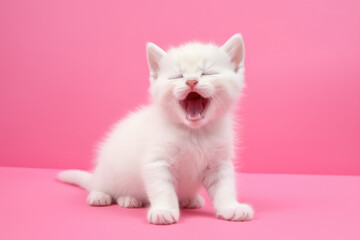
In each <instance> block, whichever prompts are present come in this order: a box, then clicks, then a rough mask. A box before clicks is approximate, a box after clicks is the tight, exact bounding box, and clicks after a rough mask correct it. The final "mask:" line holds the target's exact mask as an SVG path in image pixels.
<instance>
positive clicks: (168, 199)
mask: <svg viewBox="0 0 360 240" xmlns="http://www.w3.org/2000/svg"><path fill="white" fill-rule="evenodd" d="M143 170H144V180H145V181H144V182H145V187H146V190H147V193H148V197H149V201H150V205H151V207H150V209H149V211H148V216H147V219H148V221H149V222H150V223H153V224H172V223H176V222H178V221H179V215H180V213H179V203H178V198H177V195H176V192H175V189H174V185H173V177H172V175H171V172H170V171H169V165H168V163H167V162H165V161H156V162H151V163H149V164H147V165H146V166H145V167H144V169H143Z"/></svg>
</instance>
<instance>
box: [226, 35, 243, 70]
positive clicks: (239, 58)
mask: <svg viewBox="0 0 360 240" xmlns="http://www.w3.org/2000/svg"><path fill="white" fill-rule="evenodd" d="M221 48H222V49H223V50H224V51H225V52H226V53H227V54H228V55H229V56H230V58H231V61H232V62H233V63H234V65H235V71H236V72H237V71H238V70H239V69H240V68H243V67H244V59H245V46H244V41H243V38H242V36H241V34H240V33H237V34H235V35H234V36H232V37H231V38H230V39H229V40H227V42H226V43H225V44H224V45H223V46H222V47H221Z"/></svg>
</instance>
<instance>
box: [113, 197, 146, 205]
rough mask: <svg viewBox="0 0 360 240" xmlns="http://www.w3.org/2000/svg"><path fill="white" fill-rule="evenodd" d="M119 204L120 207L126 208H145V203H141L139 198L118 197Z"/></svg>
mask: <svg viewBox="0 0 360 240" xmlns="http://www.w3.org/2000/svg"><path fill="white" fill-rule="evenodd" d="M116 202H117V204H118V205H119V206H120V207H125V208H140V207H142V206H143V202H142V201H140V200H139V199H137V198H134V197H129V196H126V197H118V199H116Z"/></svg>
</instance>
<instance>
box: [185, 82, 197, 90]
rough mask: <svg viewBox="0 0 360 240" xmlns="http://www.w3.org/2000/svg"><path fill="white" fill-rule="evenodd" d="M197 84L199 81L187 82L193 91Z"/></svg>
mask: <svg viewBox="0 0 360 240" xmlns="http://www.w3.org/2000/svg"><path fill="white" fill-rule="evenodd" d="M197 83H198V80H187V81H186V85H188V86H189V87H190V88H191V89H193V88H194V87H195V85H196V84H197Z"/></svg>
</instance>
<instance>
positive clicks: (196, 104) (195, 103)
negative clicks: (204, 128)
mask: <svg viewBox="0 0 360 240" xmlns="http://www.w3.org/2000/svg"><path fill="white" fill-rule="evenodd" d="M203 109H204V108H203V105H202V100H201V99H198V100H189V103H188V106H187V109H186V111H187V112H188V114H189V117H190V118H199V117H200V114H201V113H202V111H203Z"/></svg>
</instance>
